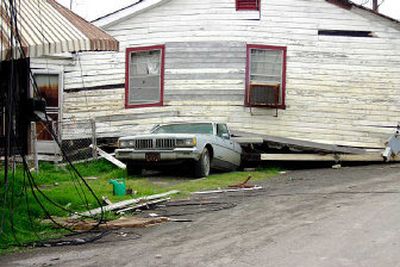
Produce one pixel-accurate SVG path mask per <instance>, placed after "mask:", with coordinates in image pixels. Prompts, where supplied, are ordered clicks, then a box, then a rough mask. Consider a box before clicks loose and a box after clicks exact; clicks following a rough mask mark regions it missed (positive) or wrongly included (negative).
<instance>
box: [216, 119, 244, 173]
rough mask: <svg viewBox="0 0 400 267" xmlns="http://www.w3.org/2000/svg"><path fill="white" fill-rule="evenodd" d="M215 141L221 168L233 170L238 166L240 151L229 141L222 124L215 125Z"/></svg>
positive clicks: (227, 133) (225, 126)
mask: <svg viewBox="0 0 400 267" xmlns="http://www.w3.org/2000/svg"><path fill="white" fill-rule="evenodd" d="M216 128H217V134H216V140H217V144H218V145H219V147H220V150H221V151H220V153H218V154H219V155H218V156H219V160H220V161H221V164H222V165H223V166H222V167H223V168H229V169H231V168H233V167H234V166H239V165H240V156H241V155H240V149H238V148H237V147H236V146H237V145H238V144H237V143H235V142H234V141H233V140H231V137H230V133H229V130H228V127H227V125H226V124H224V123H218V124H217V127H216Z"/></svg>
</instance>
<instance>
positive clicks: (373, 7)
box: [372, 0, 379, 12]
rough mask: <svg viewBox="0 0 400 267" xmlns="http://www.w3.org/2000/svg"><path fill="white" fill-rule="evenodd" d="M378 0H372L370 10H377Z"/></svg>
mask: <svg viewBox="0 0 400 267" xmlns="http://www.w3.org/2000/svg"><path fill="white" fill-rule="evenodd" d="M378 8H379V5H378V0H372V10H374V11H375V12H378Z"/></svg>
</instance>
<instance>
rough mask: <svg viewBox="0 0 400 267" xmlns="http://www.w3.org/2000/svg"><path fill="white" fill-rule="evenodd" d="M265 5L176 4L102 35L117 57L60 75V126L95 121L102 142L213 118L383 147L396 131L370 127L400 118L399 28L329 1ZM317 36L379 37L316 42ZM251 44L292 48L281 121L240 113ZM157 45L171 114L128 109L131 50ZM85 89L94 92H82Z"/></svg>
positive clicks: (207, 0) (88, 60)
mask: <svg viewBox="0 0 400 267" xmlns="http://www.w3.org/2000/svg"><path fill="white" fill-rule="evenodd" d="M261 3H262V10H261V19H260V20H254V19H247V18H254V13H253V14H250V13H246V12H237V11H236V9H235V1H234V0H203V1H196V0H172V1H170V2H168V3H166V4H164V5H161V6H159V7H156V8H154V9H152V10H148V11H146V12H144V13H141V14H139V15H137V16H135V17H132V18H129V19H127V20H125V21H123V22H120V23H118V24H116V25H112V26H110V27H108V28H106V29H105V30H106V31H107V32H108V33H110V34H111V35H112V36H114V37H116V38H117V39H118V40H119V41H120V47H121V52H120V53H84V54H82V55H81V56H79V57H78V58H77V59H75V61H74V62H73V65H68V66H65V67H64V68H65V77H64V80H65V95H64V118H65V119H81V118H82V119H83V118H88V117H96V118H97V120H98V121H99V123H98V126H97V127H98V129H99V131H100V133H101V135H103V136H120V135H125V134H128V133H131V134H134V133H138V132H140V131H144V130H147V129H149V128H150V127H151V125H152V124H154V123H166V122H171V121H193V120H201V121H204V120H215V121H224V122H228V123H229V124H230V125H231V126H232V127H234V128H237V129H240V130H242V131H252V132H255V133H264V134H268V135H276V136H285V137H289V138H296V139H303V140H312V141H318V142H324V143H331V144H333V143H334V144H341V145H352V146H361V147H381V146H382V145H383V142H384V140H385V139H386V138H387V137H388V136H389V134H391V133H392V131H393V130H391V129H387V128H379V127H374V126H372V125H395V124H396V123H397V121H399V120H400V118H399V108H400V25H399V24H396V23H395V22H391V21H389V20H386V19H384V18H381V17H378V16H375V15H373V14H371V13H369V12H366V11H364V10H361V9H356V8H354V9H352V10H350V11H349V10H345V9H342V8H339V7H336V6H334V5H332V4H329V3H327V2H325V0H262V1H261ZM318 29H332V30H364V31H372V32H374V33H375V34H376V36H377V38H351V37H333V36H319V35H318ZM247 43H248V44H263V45H279V46H287V48H288V58H287V63H288V65H287V89H286V92H287V94H286V97H287V98H286V104H287V109H286V110H280V111H279V116H278V117H274V116H273V114H274V113H275V111H274V110H268V109H253V112H252V113H251V112H250V110H249V108H246V107H244V106H243V103H244V90H245V62H246V44H247ZM158 44H165V45H166V62H165V98H164V100H165V106H164V107H152V108H134V109H125V108H124V98H125V95H124V89H123V83H124V77H125V48H126V47H137V46H147V45H158ZM110 85H114V87H115V88H114V89H110ZM83 87H87V88H90V87H94V88H93V90H76V89H81V88H83ZM102 87H104V89H102ZM111 87H112V86H111ZM65 132H68V129H65ZM68 135H70V136H73V133H71V134H68Z"/></svg>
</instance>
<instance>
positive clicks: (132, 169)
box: [126, 161, 142, 176]
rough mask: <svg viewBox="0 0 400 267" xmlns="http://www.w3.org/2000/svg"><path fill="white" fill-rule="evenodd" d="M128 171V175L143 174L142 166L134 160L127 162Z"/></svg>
mask: <svg viewBox="0 0 400 267" xmlns="http://www.w3.org/2000/svg"><path fill="white" fill-rule="evenodd" d="M126 171H127V173H128V176H131V175H132V176H136V175H141V174H142V168H141V167H140V166H139V165H138V164H136V163H135V162H133V161H128V162H127V163H126Z"/></svg>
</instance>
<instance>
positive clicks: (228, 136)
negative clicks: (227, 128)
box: [221, 133, 231, 139]
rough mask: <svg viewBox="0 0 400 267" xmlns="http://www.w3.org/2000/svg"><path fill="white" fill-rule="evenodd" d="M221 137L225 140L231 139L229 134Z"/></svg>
mask: <svg viewBox="0 0 400 267" xmlns="http://www.w3.org/2000/svg"><path fill="white" fill-rule="evenodd" d="M221 137H222V138H223V139H231V136H230V135H229V134H228V133H223V134H222V136H221Z"/></svg>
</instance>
